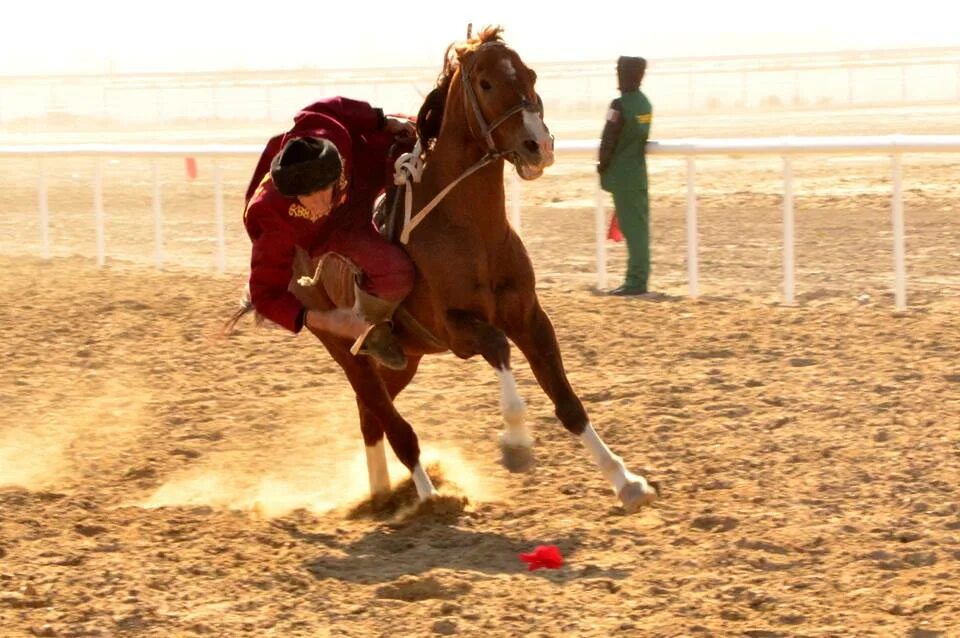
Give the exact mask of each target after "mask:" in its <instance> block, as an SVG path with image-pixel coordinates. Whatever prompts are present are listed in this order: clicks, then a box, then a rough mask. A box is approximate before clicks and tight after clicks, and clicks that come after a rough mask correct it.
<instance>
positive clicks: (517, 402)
mask: <svg viewBox="0 0 960 638" xmlns="http://www.w3.org/2000/svg"><path fill="white" fill-rule="evenodd" d="M447 328H448V330H449V333H450V349H451V350H452V351H453V353H454V354H456V355H457V356H459V357H462V358H464V359H466V358H469V357H472V356H474V355H476V354H479V355H481V356H482V357H483V358H484V359H485V360H486V361H487V363H489V364H490V365H491V366H493V369H494V371H495V372H496V374H497V377H498V378H499V379H500V410H501V413H502V414H503V423H504V430H503V432H501V433H500V450H501V453H502V455H503V456H502V462H503V465H504V467H506V468H507V469H508V470H509V471H511V472H526V471H528V470H530V469H531V468H532V467H533V464H534V459H533V437H531V436H530V431H529V430H528V429H527V424H526V414H527V406H526V404H525V403H524V401H523V398H522V397H521V396H520V393H519V392H518V391H517V382H516V380H515V379H514V377H513V371H512V370H511V369H510V342H509V341H507V336H506V335H505V334H504V333H503V331H502V330H500V329H499V328H497V327H495V326H492V325H491V324H489V323H486V322H485V321H482V320H480V319H478V318H477V317H476V316H475V315H473V314H470V313H467V312H463V311H457V310H451V311H449V312H448V313H447Z"/></svg>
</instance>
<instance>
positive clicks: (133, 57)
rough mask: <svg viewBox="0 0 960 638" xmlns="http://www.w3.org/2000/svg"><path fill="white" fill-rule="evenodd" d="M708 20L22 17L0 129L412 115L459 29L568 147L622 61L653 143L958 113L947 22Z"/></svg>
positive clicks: (26, 10)
mask: <svg viewBox="0 0 960 638" xmlns="http://www.w3.org/2000/svg"><path fill="white" fill-rule="evenodd" d="M702 4H703V3H699V2H676V3H670V5H669V6H655V7H650V8H647V7H642V6H640V5H630V6H629V7H624V6H611V7H607V6H601V5H591V4H589V3H583V4H582V5H581V6H580V7H579V8H577V10H575V11H567V10H561V9H559V8H557V7H535V6H533V5H532V4H529V5H528V4H523V3H513V2H499V1H493V2H485V3H482V6H480V5H478V6H476V7H470V8H464V7H456V8H452V7H448V6H445V5H443V4H440V3H429V2H428V3H424V4H422V5H420V6H418V7H416V8H411V9H409V10H401V9H399V8H398V7H397V6H396V5H395V4H388V3H373V4H369V3H364V4H363V5H360V4H352V5H344V6H337V7H330V6H321V5H320V4H318V3H314V2H302V1H295V0H287V1H283V2H274V3H271V4H269V5H263V6H258V7H257V8H256V10H238V7H237V5H235V4H234V3H226V2H203V3H198V2H186V1H183V0H171V1H170V2H165V3H163V4H162V5H150V6H145V5H142V4H140V3H124V4H121V3H114V2H107V1H104V0H93V1H91V2H84V3H67V2H50V1H46V2H43V1H41V2H33V3H18V4H16V5H12V6H11V7H7V8H6V9H5V14H6V15H5V23H6V29H5V33H4V37H3V38H0V126H2V135H3V138H4V141H6V142H13V143H33V142H69V141H91V140H93V141H111V140H114V141H125V140H129V141H143V142H163V141H171V142H173V141H197V140H202V141H221V142H230V141H260V140H261V139H262V138H263V136H264V135H269V134H271V133H273V132H274V131H277V130H280V129H283V128H285V127H286V126H287V124H288V122H289V121H290V118H291V116H292V115H293V114H294V113H295V112H296V110H297V109H299V108H300V107H302V106H304V105H306V104H308V103H310V102H313V101H315V100H317V99H319V98H321V97H324V96H330V95H347V96H351V97H356V98H360V99H365V100H368V101H370V102H372V103H374V104H376V105H380V106H383V107H384V108H385V109H387V110H388V111H393V112H406V113H415V112H416V111H417V109H418V108H419V106H420V103H421V101H422V97H423V95H425V94H426V92H428V91H429V90H430V89H431V88H432V87H433V84H434V81H435V79H436V76H437V74H438V72H439V70H440V68H441V64H442V60H443V54H444V51H445V49H446V47H447V45H448V44H449V43H450V42H452V41H454V40H459V39H462V38H463V37H464V36H465V34H466V25H467V24H468V23H473V25H474V28H475V29H477V28H479V27H481V26H483V25H485V24H501V25H503V26H504V28H505V32H504V37H505V39H506V41H507V42H508V43H509V44H511V45H512V46H513V47H514V48H515V49H516V50H517V51H518V52H519V53H520V55H521V56H522V57H523V58H524V60H525V61H526V62H527V63H528V64H529V65H530V66H532V67H533V68H535V69H536V70H537V72H538V75H539V77H540V81H539V84H538V87H539V90H540V93H541V95H542V96H543V97H544V100H545V102H546V106H547V114H548V117H549V121H550V124H551V127H552V128H553V129H554V131H555V133H557V134H558V136H563V137H571V136H572V137H584V136H587V137H596V136H597V135H598V134H599V132H600V130H601V128H602V120H603V116H604V113H605V109H606V106H607V104H609V102H610V100H611V99H613V98H614V97H616V79H615V73H614V64H615V61H616V58H617V56H618V55H641V56H644V57H646V58H647V59H648V60H649V67H648V72H647V79H646V80H645V82H644V90H645V92H646V93H647V94H648V95H649V96H650V97H651V99H652V101H653V103H654V108H655V112H656V125H655V127H654V131H655V136H657V137H663V136H665V135H668V134H673V133H677V134H686V133H693V134H698V135H704V136H709V137H724V136H729V135H742V134H749V129H750V125H749V122H748V121H749V120H750V119H752V118H755V117H760V118H766V119H768V120H770V121H773V122H778V121H781V122H782V123H783V133H784V134H797V135H804V134H811V133H813V132H817V131H820V130H825V131H827V132H831V131H830V128H831V124H830V120H831V119H832V117H831V114H833V113H835V112H840V115H838V116H837V117H838V119H839V120H840V121H845V120H847V119H848V118H847V117H845V116H843V115H842V114H843V113H849V112H850V111H851V110H862V109H898V108H903V107H906V108H907V110H906V111H905V112H903V113H897V114H895V115H892V117H891V119H892V120H893V121H892V122H891V125H892V124H894V123H895V124H896V127H895V128H896V129H897V130H896V131H895V132H923V130H917V129H918V128H919V129H924V128H927V127H928V126H929V120H931V119H933V120H935V121H937V123H938V124H939V121H940V120H941V119H943V118H948V119H949V118H952V117H953V116H954V115H956V109H957V107H958V104H960V33H958V30H957V29H956V24H958V22H960V20H958V18H960V15H958V14H960V10H958V9H957V8H953V7H949V6H947V5H945V3H935V2H929V1H926V0H921V1H919V2H913V3H910V5H909V7H903V6H897V7H893V8H890V9H878V8H877V7H876V5H875V3H867V2H826V1H822V0H812V1H810V2H806V3H803V4H802V5H795V6H793V5H791V6H790V7H781V6H779V5H777V6H774V4H773V3H768V2H760V1H753V0H737V1H733V2H726V3H723V6H722V7H721V6H709V7H704V6H701V5H702ZM441 14H442V17H441ZM837 128H839V129H840V130H843V129H844V128H846V124H838V126H837ZM814 129H816V131H815V130H814Z"/></svg>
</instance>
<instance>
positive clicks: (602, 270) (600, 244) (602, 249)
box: [594, 182, 607, 290]
mask: <svg viewBox="0 0 960 638" xmlns="http://www.w3.org/2000/svg"><path fill="white" fill-rule="evenodd" d="M603 197H604V196H603V189H602V188H600V183H599V182H597V193H596V204H597V205H596V207H595V209H594V224H595V226H596V229H597V290H603V289H604V288H606V287H607V232H606V226H607V211H606V208H605V207H604V205H603Z"/></svg>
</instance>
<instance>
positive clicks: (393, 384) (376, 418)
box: [292, 28, 656, 511]
mask: <svg viewBox="0 0 960 638" xmlns="http://www.w3.org/2000/svg"><path fill="white" fill-rule="evenodd" d="M535 82H536V74H535V73H534V72H533V71H532V70H530V69H529V68H528V67H527V66H526V65H525V64H524V63H523V61H522V60H521V59H520V56H518V55H517V53H516V52H515V51H513V50H512V49H510V48H509V47H508V46H506V44H504V42H503V41H502V40H501V37H500V29H499V28H487V29H485V30H483V31H482V32H481V33H480V34H479V35H478V36H476V37H474V38H470V39H468V40H467V41H465V42H461V43H455V44H453V45H451V46H450V48H448V51H447V55H446V59H445V63H444V69H443V72H442V74H441V76H440V79H439V82H438V85H437V87H436V89H434V91H433V92H432V93H431V94H430V95H429V96H428V98H427V100H426V102H425V103H424V106H423V108H422V109H421V111H420V115H419V117H418V129H419V132H420V141H421V144H422V145H423V146H422V148H423V150H422V155H421V156H420V157H419V159H421V160H423V162H424V163H423V167H422V176H420V183H419V184H418V185H415V186H414V187H413V200H412V203H413V210H414V211H420V210H422V209H423V208H424V207H425V206H427V205H428V203H435V204H436V205H435V206H434V207H433V208H432V209H431V210H430V212H429V214H427V215H426V216H424V217H422V219H421V220H419V221H420V222H421V223H419V224H418V225H417V226H416V227H415V228H413V229H411V228H410V225H409V224H408V226H407V229H406V232H405V233H404V239H406V240H407V241H406V248H407V251H408V252H409V254H410V257H411V258H412V259H413V262H414V264H415V265H416V270H417V277H416V284H415V286H414V289H413V292H412V293H411V294H410V296H409V297H408V298H407V299H406V301H405V302H404V305H403V310H402V311H401V313H400V315H401V316H400V320H399V321H398V326H397V332H398V334H399V336H400V338H401V341H402V343H403V345H404V350H405V351H406V353H407V356H408V361H409V364H408V366H407V368H406V369H405V370H402V371H399V372H398V371H394V370H388V369H385V368H382V367H379V366H377V365H376V364H375V363H374V361H373V360H372V359H370V358H367V357H357V356H353V355H352V354H351V353H350V350H349V348H350V344H349V343H347V342H345V341H343V340H341V339H338V338H336V337H332V336H330V335H327V334H322V333H317V334H316V336H317V337H318V338H319V339H320V340H321V341H322V342H323V344H324V346H326V348H327V350H328V351H329V352H330V354H331V355H332V356H333V358H334V359H335V360H336V361H337V363H339V364H340V366H341V367H342V368H343V370H344V372H345V373H346V375H347V378H348V380H349V381H350V384H351V385H352V387H353V389H354V391H355V392H356V395H357V405H358V407H359V411H360V429H361V431H362V433H363V440H364V443H365V444H366V450H367V462H368V470H369V476H370V489H371V492H372V494H373V495H374V496H378V495H382V494H383V493H385V492H388V491H389V489H390V481H389V478H388V475H387V466H386V456H385V451H384V444H383V437H384V435H386V438H387V441H389V443H390V446H391V447H392V448H393V450H394V452H395V453H396V455H397V458H399V459H400V461H401V462H402V463H403V464H404V465H405V466H406V467H407V468H408V469H409V470H410V471H411V473H412V475H413V481H414V484H415V485H416V489H417V493H418V495H419V497H420V499H421V500H425V499H429V498H431V497H432V496H434V495H435V494H436V491H435V490H434V487H433V485H432V484H431V481H430V478H429V477H428V476H427V474H426V472H425V471H424V469H423V467H422V466H421V464H420V448H419V444H418V442H417V436H416V434H415V433H414V431H413V428H412V427H411V426H410V423H408V422H407V421H406V420H405V419H404V418H403V417H402V416H401V415H400V414H399V413H398V412H397V410H396V408H395V407H394V404H393V399H394V397H396V396H397V394H398V393H399V392H400V391H402V390H403V389H404V387H406V385H407V384H408V383H409V382H410V380H411V379H412V378H413V376H414V375H415V374H416V372H417V366H418V364H419V362H420V359H421V357H422V356H423V355H425V354H432V353H438V352H443V351H446V350H449V351H451V352H453V353H454V354H455V355H457V356H458V357H461V358H463V359H468V358H470V357H473V356H475V355H480V356H482V357H483V358H484V359H486V360H487V362H489V363H490V365H491V366H493V368H494V370H495V371H496V374H497V375H498V376H499V379H500V389H501V407H502V411H503V419H504V422H505V426H506V428H505V431H504V432H503V433H502V434H501V439H500V442H501V447H502V450H503V460H504V464H505V465H506V466H507V468H508V469H510V470H511V471H522V470H524V469H527V468H528V467H529V466H530V465H531V461H532V454H531V447H532V438H531V436H530V434H529V432H528V430H527V427H526V425H525V423H524V414H525V411H526V408H525V405H524V402H523V400H522V399H521V398H520V396H519V395H518V393H517V388H516V383H515V381H514V378H513V374H512V372H511V370H510V344H509V341H508V339H509V340H510V341H513V343H514V344H516V346H517V347H518V348H520V351H521V352H522V353H523V355H524V356H525V357H526V358H527V360H528V361H529V362H530V367H531V368H532V369H533V372H534V374H535V375H536V378H537V381H538V382H539V384H540V386H541V387H542V388H543V390H544V392H546V394H547V396H549V397H550V400H551V401H553V403H554V406H555V408H556V415H557V417H558V418H559V419H560V421H561V422H562V423H563V425H564V427H565V428H566V429H567V430H569V431H570V432H571V433H572V434H574V435H575V436H576V437H578V438H579V439H580V441H581V442H582V443H583V445H584V446H585V447H586V448H587V450H588V451H589V453H590V455H591V456H592V457H593V459H594V461H596V463H597V464H598V465H599V466H600V471H601V472H602V473H603V475H604V476H605V477H606V478H607V480H608V481H609V482H610V483H611V485H612V486H613V489H614V491H615V492H616V494H617V495H618V496H619V497H620V500H621V501H622V502H623V505H624V507H625V508H626V509H627V510H628V511H633V510H636V509H638V508H639V507H641V506H642V505H645V504H648V503H650V502H652V501H653V500H654V499H655V498H656V491H655V490H654V489H653V488H652V487H651V486H650V485H649V484H648V483H647V481H646V480H645V479H644V478H643V477H640V476H636V475H633V474H631V473H630V472H629V471H627V469H626V467H625V466H624V464H623V461H622V460H621V459H620V458H619V457H618V456H616V455H615V454H613V453H612V452H611V451H610V450H609V449H608V448H607V446H606V445H605V444H604V443H603V441H602V440H601V438H600V436H599V435H598V434H597V432H596V431H595V430H594V428H593V426H592V425H591V424H590V420H589V419H588V417H587V413H586V411H585V410H584V408H583V405H582V403H581V402H580V399H579V398H578V397H577V395H576V394H575V393H574V391H573V389H572V388H571V387H570V383H569V382H568V381H567V377H566V374H565V372H564V368H563V362H562V360H561V356H560V348H559V346H558V345H557V339H556V336H555V334H554V329H553V325H552V324H551V322H550V319H549V317H548V316H547V313H546V312H544V310H543V308H541V306H540V303H539V301H538V299H537V295H536V292H535V290H534V273H533V267H532V266H531V263H530V259H529V257H528V256H527V252H526V249H525V248H524V246H523V243H522V242H521V241H520V238H519V237H518V236H517V234H516V233H515V232H514V231H513V229H512V228H511V227H510V225H509V223H508V222H507V216H506V210H505V206H504V186H503V184H504V181H503V170H504V162H505V161H509V162H510V163H512V164H513V165H514V167H515V168H516V170H517V173H518V174H519V175H520V177H522V178H524V179H527V180H530V179H536V178H537V177H539V176H540V175H541V174H542V173H543V170H544V168H546V167H548V166H550V165H551V164H552V163H553V139H552V137H551V136H550V133H549V131H548V129H547V127H546V125H545V124H544V121H543V112H542V104H541V102H540V99H539V96H538V95H537V93H536V92H535V91H534V84H535ZM451 185H453V187H452V188H450V187H451ZM445 189H448V192H446V193H445V194H443V195H441V196H440V197H441V198H440V199H439V202H433V200H434V199H435V198H436V197H437V196H438V195H439V194H441V193H442V192H443V191H444V190H445ZM314 268H315V264H311V263H310V262H308V261H307V260H306V259H304V258H301V259H300V260H299V262H298V266H297V271H298V272H297V275H311V274H313V272H314ZM321 270H322V269H321ZM296 278H297V277H296V275H295V279H296ZM315 281H316V280H315ZM350 288H351V286H348V285H344V286H341V287H340V288H339V290H340V291H341V292H347V293H348V294H347V296H344V295H338V294H337V293H336V290H337V286H331V285H330V282H329V281H327V280H326V279H325V280H324V286H314V285H312V284H311V285H308V286H303V287H301V286H297V285H294V286H293V287H292V289H293V290H294V292H295V293H296V294H297V295H298V296H299V297H300V298H301V301H302V302H303V303H304V304H305V305H307V306H311V307H320V308H327V307H330V305H331V304H332V303H333V301H331V300H335V301H336V303H337V305H349V304H350V302H351V300H350V299H349V296H350V295H349V290H350ZM338 297H339V298H338ZM404 315H406V316H407V318H408V319H409V317H410V316H412V317H413V318H414V319H415V321H409V320H408V321H403V316H404ZM411 326H417V329H412V328H411ZM424 329H425V330H424ZM425 335H426V336H425ZM431 336H432V338H431Z"/></svg>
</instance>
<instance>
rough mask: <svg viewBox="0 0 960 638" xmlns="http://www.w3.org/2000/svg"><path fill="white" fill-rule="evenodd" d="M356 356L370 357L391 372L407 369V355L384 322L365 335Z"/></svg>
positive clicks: (387, 324)
mask: <svg viewBox="0 0 960 638" xmlns="http://www.w3.org/2000/svg"><path fill="white" fill-rule="evenodd" d="M358 354H365V355H368V356H371V357H373V358H374V359H376V360H377V361H378V362H379V363H380V365H382V366H384V367H386V368H390V369H391V370H404V369H406V367H407V355H406V354H404V352H403V348H402V347H400V342H399V341H397V337H396V335H394V334H393V329H392V328H391V327H390V324H389V323H386V322H384V323H378V324H377V325H376V326H374V327H373V328H372V329H371V330H370V332H368V333H367V338H366V339H364V340H363V346H361V348H360V352H359V353H358Z"/></svg>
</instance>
